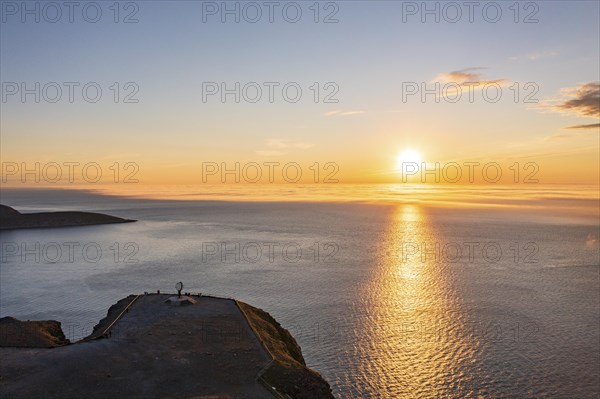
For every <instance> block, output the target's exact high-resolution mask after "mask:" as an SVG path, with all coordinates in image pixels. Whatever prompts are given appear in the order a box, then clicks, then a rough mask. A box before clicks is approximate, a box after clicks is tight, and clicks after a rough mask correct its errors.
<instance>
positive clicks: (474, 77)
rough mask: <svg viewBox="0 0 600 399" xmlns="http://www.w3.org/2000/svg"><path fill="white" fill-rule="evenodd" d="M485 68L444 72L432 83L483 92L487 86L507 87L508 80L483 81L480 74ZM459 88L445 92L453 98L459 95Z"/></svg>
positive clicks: (448, 89)
mask: <svg viewBox="0 0 600 399" xmlns="http://www.w3.org/2000/svg"><path fill="white" fill-rule="evenodd" d="M483 69H487V68H485V67H472V68H465V69H461V70H459V71H452V72H444V73H440V74H439V75H438V76H437V77H436V78H435V79H434V80H433V82H432V83H441V84H444V85H446V84H454V85H458V86H460V88H463V87H464V88H466V89H467V90H477V89H479V90H481V89H483V88H484V87H485V86H487V85H499V86H506V84H507V83H508V80H506V79H482V74H481V73H480V72H479V71H481V70H483ZM459 90H461V89H459V88H454V89H453V88H452V87H450V88H447V89H445V90H444V95H445V96H446V97H453V96H455V95H457V94H458V91H459Z"/></svg>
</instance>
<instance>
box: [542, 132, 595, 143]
mask: <svg viewBox="0 0 600 399" xmlns="http://www.w3.org/2000/svg"><path fill="white" fill-rule="evenodd" d="M593 135H595V132H590V131H583V132H573V133H561V134H555V135H552V136H548V137H546V138H544V141H559V140H567V139H575V138H580V137H589V136H593Z"/></svg>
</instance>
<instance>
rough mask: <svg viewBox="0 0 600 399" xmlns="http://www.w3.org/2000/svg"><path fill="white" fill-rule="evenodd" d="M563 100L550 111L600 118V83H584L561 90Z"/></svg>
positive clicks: (551, 107)
mask: <svg viewBox="0 0 600 399" xmlns="http://www.w3.org/2000/svg"><path fill="white" fill-rule="evenodd" d="M561 91H562V93H563V98H562V99H561V100H559V101H560V102H559V103H558V104H556V105H552V106H550V109H552V110H553V111H556V112H562V113H576V114H578V115H579V116H584V117H592V118H600V82H589V83H584V84H582V85H581V86H578V87H567V88H565V89H562V90H561Z"/></svg>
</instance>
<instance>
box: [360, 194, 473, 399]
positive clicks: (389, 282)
mask: <svg viewBox="0 0 600 399" xmlns="http://www.w3.org/2000/svg"><path fill="white" fill-rule="evenodd" d="M438 235H439V233H437V232H436V230H435V227H434V226H432V224H431V222H430V220H429V219H428V217H427V214H426V213H425V212H424V211H423V210H422V209H421V208H420V207H419V206H418V205H411V204H407V205H400V206H398V207H397V208H396V210H395V212H394V213H393V214H392V216H391V218H390V221H389V224H388V226H387V229H386V230H385V232H384V237H383V238H382V245H381V247H380V248H379V250H378V261H377V270H376V271H374V274H373V276H372V279H371V282H370V284H369V286H368V287H365V292H364V295H365V297H367V298H368V299H365V300H366V301H367V306H368V312H369V313H370V314H371V317H370V320H371V323H369V325H364V326H363V327H364V328H365V329H367V330H369V333H368V334H364V335H363V336H365V337H369V338H368V342H367V343H366V345H367V346H368V347H369V348H370V349H371V352H369V353H367V355H366V356H368V357H369V359H368V365H369V366H368V367H369V368H370V369H372V370H371V371H374V372H373V373H372V375H376V376H377V380H376V381H369V382H367V383H368V384H369V385H370V386H371V387H372V389H373V392H380V393H384V392H387V393H388V394H390V395H393V396H395V397H398V396H399V397H415V398H421V397H423V398H425V397H473V394H474V392H473V390H472V386H473V383H472V381H471V380H470V373H468V372H467V370H468V369H469V367H471V366H472V363H473V362H474V358H475V351H476V349H477V348H476V347H477V342H475V341H474V339H473V338H472V337H469V336H468V335H467V334H464V333H465V331H466V328H465V326H466V325H467V324H468V323H467V321H466V320H465V319H466V317H465V316H463V313H462V312H461V302H460V298H459V296H458V295H457V294H456V292H454V291H453V285H452V279H453V275H452V270H451V269H450V268H449V267H447V265H444V264H442V263H439V262H437V261H436V259H435V255H434V254H433V253H431V252H429V253H426V251H430V250H431V248H433V246H434V245H435V244H434V243H435V242H436V241H437V242H439V241H440V240H441V239H442V237H439V236H438ZM415 248H418V251H417V252H415ZM409 249H410V251H409ZM424 253H425V255H427V256H425V257H422V255H423V254H424ZM475 397H477V396H475Z"/></svg>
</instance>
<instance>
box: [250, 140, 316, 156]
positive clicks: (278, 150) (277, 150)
mask: <svg viewBox="0 0 600 399" xmlns="http://www.w3.org/2000/svg"><path fill="white" fill-rule="evenodd" d="M265 145H266V147H267V149H262V150H257V151H256V155H260V156H267V157H275V156H281V155H286V154H287V153H288V152H289V150H294V149H296V150H308V149H309V148H312V147H314V146H315V145H314V144H312V143H305V142H299V141H291V140H287V139H269V140H267V141H266V142H265Z"/></svg>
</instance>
